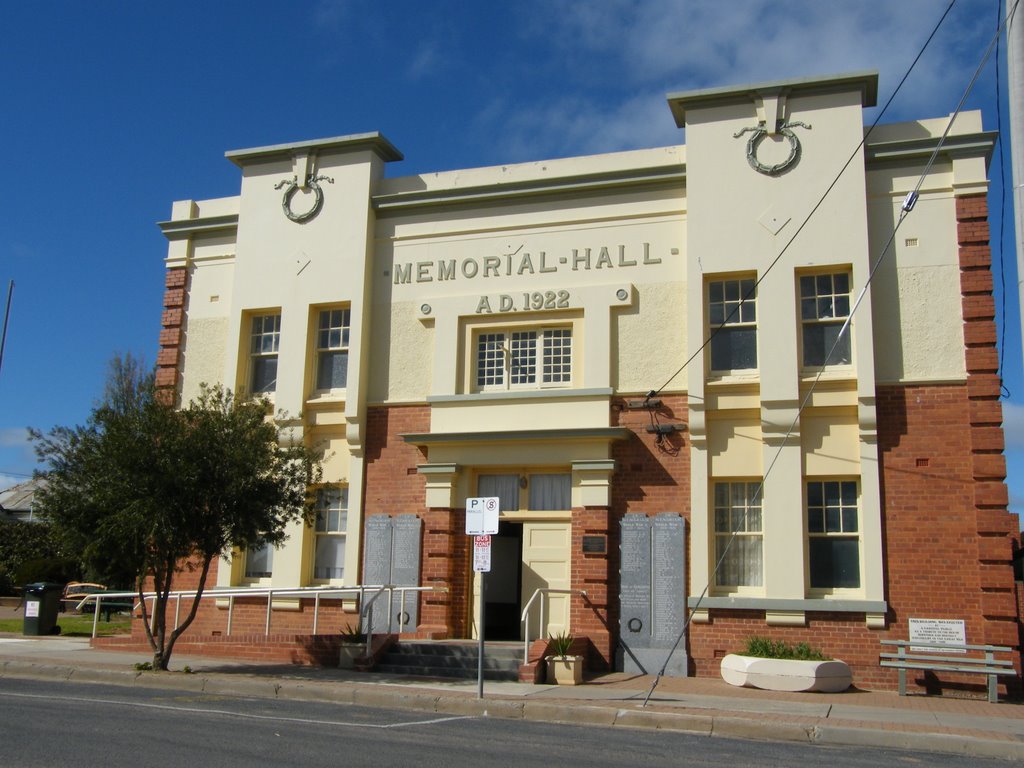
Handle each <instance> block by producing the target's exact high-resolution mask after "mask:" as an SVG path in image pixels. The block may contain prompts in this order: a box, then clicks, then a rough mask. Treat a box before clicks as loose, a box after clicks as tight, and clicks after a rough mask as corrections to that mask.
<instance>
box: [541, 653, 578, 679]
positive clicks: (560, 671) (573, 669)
mask: <svg viewBox="0 0 1024 768" xmlns="http://www.w3.org/2000/svg"><path fill="white" fill-rule="evenodd" d="M544 661H545V662H547V668H548V683H551V684H554V685H579V684H580V683H582V682H583V657H582V656H547V657H545V659H544Z"/></svg>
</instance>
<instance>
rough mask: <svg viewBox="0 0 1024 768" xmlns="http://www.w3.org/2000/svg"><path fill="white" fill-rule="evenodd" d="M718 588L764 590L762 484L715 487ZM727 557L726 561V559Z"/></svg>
mask: <svg viewBox="0 0 1024 768" xmlns="http://www.w3.org/2000/svg"><path fill="white" fill-rule="evenodd" d="M714 518H715V563H718V562H719V561H720V560H721V566H719V569H718V574H717V576H716V578H715V584H716V585H718V586H720V587H760V586H761V585H762V583H763V574H764V555H763V552H764V549H763V537H762V522H761V481H759V480H758V481H748V482H743V481H739V482H727V483H715V489H714ZM723 555H724V559H723Z"/></svg>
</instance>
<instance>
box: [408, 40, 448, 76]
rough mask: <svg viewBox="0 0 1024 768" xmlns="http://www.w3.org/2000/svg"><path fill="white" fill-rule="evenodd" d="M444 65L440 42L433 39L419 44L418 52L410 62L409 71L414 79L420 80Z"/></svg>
mask: <svg viewBox="0 0 1024 768" xmlns="http://www.w3.org/2000/svg"><path fill="white" fill-rule="evenodd" d="M443 65H444V62H443V60H442V57H441V55H440V51H439V46H438V43H437V42H436V41H433V40H428V41H423V42H421V43H420V44H419V45H418V46H417V48H416V52H415V54H414V55H413V57H412V60H411V61H410V62H409V65H408V73H409V76H410V77H411V78H413V79H414V80H419V79H421V78H423V77H427V76H429V75H432V74H434V73H435V72H437V71H438V69H440V68H442V67H443Z"/></svg>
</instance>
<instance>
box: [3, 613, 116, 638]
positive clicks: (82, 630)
mask: <svg viewBox="0 0 1024 768" xmlns="http://www.w3.org/2000/svg"><path fill="white" fill-rule="evenodd" d="M110 618H111V620H110V621H103V620H102V619H100V622H99V624H98V625H97V630H96V634H97V635H100V636H107V635H123V634H127V633H129V632H131V631H132V620H131V618H130V617H128V616H122V615H118V614H115V615H114V616H111V617H110ZM57 625H58V626H59V627H60V633H61V634H62V635H65V636H67V637H92V616H90V615H87V614H84V615H79V614H73V613H65V614H61V615H58V616H57ZM24 628H25V620H24V619H20V618H19V619H0V632H9V633H11V634H19V635H20V634H21V633H22V632H23V631H24Z"/></svg>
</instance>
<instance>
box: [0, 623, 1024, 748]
mask: <svg viewBox="0 0 1024 768" xmlns="http://www.w3.org/2000/svg"><path fill="white" fill-rule="evenodd" d="M150 658H151V657H147V655H146V654H141V653H125V652H120V651H104V650H97V649H93V648H91V647H90V645H89V640H88V638H76V637H59V636H57V637H38V638H37V637H23V636H21V635H15V634H0V679H2V680H4V681H9V680H14V679H18V678H36V679H47V680H67V681H71V682H84V683H107V684H114V685H126V686H146V687H149V688H154V687H159V688H167V689H172V690H186V691H193V692H203V693H209V694H219V695H234V696H246V697H261V698H282V699H308V700H315V701H334V702H338V703H342V704H358V705H361V706H369V707H396V708H401V709H414V710H421V711H428V712H438V713H445V714H462V715H480V716H486V717H502V718H509V719H522V720H540V721H546V722H564V723H573V724H579V725H591V726H600V727H608V726H615V727H622V726H625V727H631V728H655V729H666V730H674V731H683V732H687V733H693V734H700V735H704V736H719V737H721V736H726V737H734V738H741V739H755V740H768V741H797V742H804V743H808V744H823V745H829V744H842V745H854V746H871V747H883V748H895V749H909V750H921V751H926V752H945V753H952V754H962V755H971V756H977V757H995V758H1004V759H1007V760H1017V761H1024V705H1022V704H1020V703H1016V702H1001V703H999V704H989V703H988V702H987V701H983V700H974V699H962V698H950V697H946V696H924V695H912V696H904V697H900V696H897V695H896V694H895V693H889V692H872V691H858V690H851V691H848V692H846V693H839V694H822V693H776V692H770V691H760V690H754V689H747V688H734V687H732V686H730V685H728V684H726V683H725V682H723V681H722V680H717V679H704V678H662V680H661V681H660V683H659V684H658V686H657V688H656V689H655V691H654V694H653V695H652V696H651V699H650V701H649V703H648V705H647V706H646V707H644V706H643V701H644V698H645V696H646V695H647V692H648V690H649V689H650V686H651V683H652V681H653V678H651V677H648V676H637V675H628V674H623V673H616V674H608V675H601V676H599V677H595V678H593V679H590V680H588V681H587V682H586V683H585V684H584V685H581V686H550V685H528V684H524V683H497V682H493V683H492V682H487V683H485V686H484V698H483V699H479V698H478V697H477V684H476V682H475V681H461V680H460V681H447V680H437V679H428V678H415V677H398V676H391V675H380V674H373V673H358V672H346V671H342V670H338V669H326V668H314V667H300V666H288V665H280V664H259V663H252V662H232V661H226V660H224V659H217V658H209V657H201V656H190V655H186V654H178V653H175V654H174V656H173V658H172V660H171V668H172V671H171V672H167V673H154V672H138V671H136V670H135V668H134V665H135V664H136V663H138V662H145V661H148V660H150ZM186 666H188V667H189V669H190V670H191V672H190V673H186V672H185V671H183V670H184V668H185V667H186Z"/></svg>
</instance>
